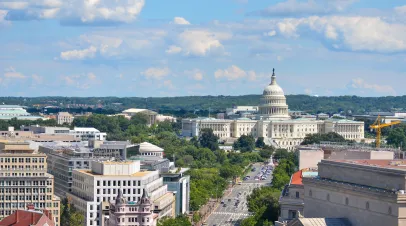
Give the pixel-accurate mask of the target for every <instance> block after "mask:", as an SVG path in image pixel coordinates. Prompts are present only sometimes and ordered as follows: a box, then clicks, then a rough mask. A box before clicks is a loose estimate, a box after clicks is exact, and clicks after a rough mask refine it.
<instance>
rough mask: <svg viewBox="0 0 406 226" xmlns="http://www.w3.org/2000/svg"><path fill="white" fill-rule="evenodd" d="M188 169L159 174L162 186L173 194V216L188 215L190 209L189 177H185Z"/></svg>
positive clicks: (177, 169)
mask: <svg viewBox="0 0 406 226" xmlns="http://www.w3.org/2000/svg"><path fill="white" fill-rule="evenodd" d="M188 170H189V169H188V168H174V169H170V170H169V171H168V172H161V174H160V175H161V177H162V178H163V181H164V184H166V185H168V191H171V192H173V193H174V194H175V200H176V204H175V214H176V216H178V215H181V214H188V213H189V211H190V209H189V206H190V203H189V202H190V176H189V175H186V172H187V171H188Z"/></svg>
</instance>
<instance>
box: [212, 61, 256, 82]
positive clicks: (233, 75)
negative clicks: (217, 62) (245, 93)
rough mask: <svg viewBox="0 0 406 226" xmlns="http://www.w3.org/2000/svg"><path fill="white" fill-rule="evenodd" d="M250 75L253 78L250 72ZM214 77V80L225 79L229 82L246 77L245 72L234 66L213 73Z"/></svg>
mask: <svg viewBox="0 0 406 226" xmlns="http://www.w3.org/2000/svg"><path fill="white" fill-rule="evenodd" d="M250 73H251V74H250V77H253V74H252V72H250ZM254 73H255V72H254ZM254 75H255V74H254ZM214 77H215V78H216V79H222V78H225V79H227V80H229V81H231V80H237V79H241V78H244V77H247V72H246V71H244V70H243V69H241V68H239V67H237V66H236V65H231V66H230V67H229V68H226V69H218V70H217V71H215V72H214Z"/></svg>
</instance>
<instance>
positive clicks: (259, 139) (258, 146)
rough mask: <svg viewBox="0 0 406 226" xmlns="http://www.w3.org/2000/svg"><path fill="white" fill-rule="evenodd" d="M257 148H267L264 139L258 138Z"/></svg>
mask: <svg viewBox="0 0 406 226" xmlns="http://www.w3.org/2000/svg"><path fill="white" fill-rule="evenodd" d="M255 147H257V148H263V147H265V142H264V138H263V137H258V139H257V141H255Z"/></svg>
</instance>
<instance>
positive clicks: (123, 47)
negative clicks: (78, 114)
mask: <svg viewBox="0 0 406 226" xmlns="http://www.w3.org/2000/svg"><path fill="white" fill-rule="evenodd" d="M402 2H403V1H399V0H385V1H382V0H268V1H266V0H220V1H219V0H205V1H197V0H176V1H163V0H125V1H124V0H117V1H111V0H0V96H55V95H58V96H140V97H147V96H189V95H243V94H260V93H261V92H262V90H263V88H264V86H266V85H267V84H268V83H269V82H270V75H271V73H272V68H275V69H276V74H277V76H278V83H279V84H280V85H281V86H282V87H283V88H284V90H285V93H287V94H309V95H320V96H338V95H359V96H388V95H406V89H405V88H404V84H405V82H406V54H405V53H406V2H403V3H402Z"/></svg>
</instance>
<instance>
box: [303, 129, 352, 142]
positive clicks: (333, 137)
mask: <svg viewBox="0 0 406 226" xmlns="http://www.w3.org/2000/svg"><path fill="white" fill-rule="evenodd" d="M322 141H330V142H350V141H347V140H345V138H344V137H343V136H341V135H340V134H338V133H335V132H330V133H326V134H319V133H315V134H307V135H306V136H305V138H304V140H303V141H302V145H308V144H320V142H322Z"/></svg>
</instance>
